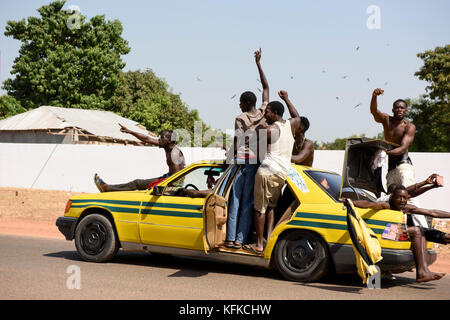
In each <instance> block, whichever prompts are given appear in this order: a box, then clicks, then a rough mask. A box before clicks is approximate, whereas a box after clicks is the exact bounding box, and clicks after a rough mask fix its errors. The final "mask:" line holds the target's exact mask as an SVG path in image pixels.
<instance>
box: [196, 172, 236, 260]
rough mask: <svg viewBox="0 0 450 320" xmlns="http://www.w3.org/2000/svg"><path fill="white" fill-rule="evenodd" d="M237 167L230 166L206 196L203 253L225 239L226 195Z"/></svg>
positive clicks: (217, 245)
mask: <svg viewBox="0 0 450 320" xmlns="http://www.w3.org/2000/svg"><path fill="white" fill-rule="evenodd" d="M237 170H239V166H237V165H231V166H229V167H228V169H227V171H226V172H225V174H223V176H222V177H221V179H220V180H219V181H218V183H217V184H216V186H215V188H214V190H213V192H212V193H211V194H210V195H209V196H208V198H207V199H206V201H205V205H204V207H203V243H204V248H205V252H208V251H209V250H212V249H214V248H217V247H219V245H221V244H223V243H224V241H225V237H226V228H227V218H228V200H227V199H228V194H229V191H230V189H231V185H232V182H233V178H234V176H235V174H236V172H237Z"/></svg>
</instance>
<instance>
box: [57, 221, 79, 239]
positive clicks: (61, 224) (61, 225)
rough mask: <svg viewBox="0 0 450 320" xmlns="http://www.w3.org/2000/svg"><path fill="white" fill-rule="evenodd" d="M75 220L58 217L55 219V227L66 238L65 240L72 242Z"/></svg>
mask: <svg viewBox="0 0 450 320" xmlns="http://www.w3.org/2000/svg"><path fill="white" fill-rule="evenodd" d="M77 220H78V219H77V218H70V217H59V218H58V219H56V226H57V227H58V229H59V231H60V232H61V233H62V234H63V235H64V236H65V237H66V240H72V239H73V237H74V234H75V228H76V226H77Z"/></svg>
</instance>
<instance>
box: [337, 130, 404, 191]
mask: <svg viewBox="0 0 450 320" xmlns="http://www.w3.org/2000/svg"><path fill="white" fill-rule="evenodd" d="M395 147H396V145H395V144H394V143H391V142H388V141H385V140H374V139H367V138H351V139H348V140H347V144H346V147H345V156H344V164H343V172H342V181H341V193H342V189H343V188H346V187H349V188H360V189H364V190H367V191H370V192H373V193H374V194H375V195H376V196H377V197H379V196H380V194H381V192H386V189H387V188H386V174H387V155H386V156H385V160H384V161H379V160H380V158H378V159H376V155H377V153H379V152H380V151H381V150H391V149H393V148H395ZM381 159H382V158H381ZM380 164H383V165H381V166H379V165H380Z"/></svg>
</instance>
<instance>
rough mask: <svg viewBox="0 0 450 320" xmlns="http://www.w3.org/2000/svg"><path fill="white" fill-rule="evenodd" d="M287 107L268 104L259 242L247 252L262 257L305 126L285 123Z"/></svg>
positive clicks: (258, 200)
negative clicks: (297, 140) (299, 134)
mask: <svg viewBox="0 0 450 320" xmlns="http://www.w3.org/2000/svg"><path fill="white" fill-rule="evenodd" d="M283 113H284V106H283V104H282V103H281V102H279V101H272V102H270V103H269V104H268V105H267V108H266V112H265V113H264V117H265V118H266V121H267V124H268V127H267V128H266V129H265V130H266V135H267V153H266V155H265V157H264V160H263V161H262V163H261V166H260V167H259V168H258V171H257V172H256V176H255V194H254V197H255V200H254V204H253V208H254V222H255V227H256V238H257V239H256V243H253V244H248V245H245V246H244V249H245V250H248V251H251V252H253V253H257V254H262V253H263V252H264V244H263V239H264V227H265V225H266V221H267V239H268V238H269V237H270V234H271V233H272V230H273V226H274V208H275V207H276V206H277V202H278V198H279V196H280V193H281V189H282V188H283V186H284V184H285V182H286V177H287V175H288V172H289V168H290V167H291V156H292V149H293V147H294V134H295V132H296V131H297V130H300V128H301V126H302V124H301V119H300V118H299V117H295V118H290V119H288V120H283Z"/></svg>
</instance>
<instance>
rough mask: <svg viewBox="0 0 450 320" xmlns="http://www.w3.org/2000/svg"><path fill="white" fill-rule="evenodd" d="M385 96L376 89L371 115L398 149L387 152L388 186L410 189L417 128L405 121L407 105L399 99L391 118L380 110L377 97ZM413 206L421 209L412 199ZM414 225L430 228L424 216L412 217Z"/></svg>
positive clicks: (373, 95) (373, 94) (386, 138)
mask: <svg viewBox="0 0 450 320" xmlns="http://www.w3.org/2000/svg"><path fill="white" fill-rule="evenodd" d="M382 94H384V90H382V89H375V90H374V91H373V93H372V100H371V102H370V113H372V115H373V118H374V119H375V121H376V122H378V123H381V124H382V125H383V130H384V138H385V140H387V141H389V142H394V143H396V144H397V145H398V147H396V148H394V149H392V150H387V151H386V153H387V155H388V156H389V165H388V173H387V175H386V183H387V185H388V186H389V185H391V184H396V185H403V186H405V187H409V186H411V185H413V184H414V183H415V182H416V181H415V174H414V167H413V166H412V162H411V159H410V157H409V156H408V148H409V146H410V145H411V143H412V142H413V140H414V135H415V133H416V126H415V125H414V124H412V123H410V122H408V121H406V120H405V116H406V112H407V108H408V106H407V104H406V102H405V101H404V100H402V99H398V100H396V101H395V102H394V104H393V108H392V113H393V116H389V115H388V114H386V113H383V112H381V111H380V110H379V109H378V104H377V97H378V96H379V95H382ZM409 203H411V204H413V205H415V206H416V207H420V205H419V202H418V201H417V200H416V199H411V200H410V202H409ZM412 219H413V222H414V225H419V226H422V227H425V228H426V227H428V223H427V221H426V219H425V217H424V216H422V215H415V214H413V215H412Z"/></svg>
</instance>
